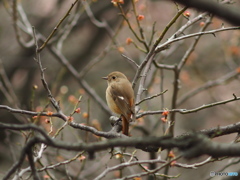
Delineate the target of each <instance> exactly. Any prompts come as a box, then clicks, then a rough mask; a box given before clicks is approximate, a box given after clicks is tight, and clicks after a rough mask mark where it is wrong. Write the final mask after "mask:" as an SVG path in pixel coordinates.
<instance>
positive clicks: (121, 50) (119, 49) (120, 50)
mask: <svg viewBox="0 0 240 180" xmlns="http://www.w3.org/2000/svg"><path fill="white" fill-rule="evenodd" d="M117 50H118V51H119V52H120V53H123V52H124V51H125V49H124V47H121V46H120V47H118V48H117Z"/></svg>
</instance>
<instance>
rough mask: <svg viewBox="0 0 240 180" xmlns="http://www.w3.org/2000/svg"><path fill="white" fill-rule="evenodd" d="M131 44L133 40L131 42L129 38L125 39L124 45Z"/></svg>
mask: <svg viewBox="0 0 240 180" xmlns="http://www.w3.org/2000/svg"><path fill="white" fill-rule="evenodd" d="M132 42H133V40H132V39H131V38H129V37H128V38H127V39H126V44H127V45H129V44H131V43H132Z"/></svg>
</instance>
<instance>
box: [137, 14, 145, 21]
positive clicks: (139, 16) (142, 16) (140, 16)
mask: <svg viewBox="0 0 240 180" xmlns="http://www.w3.org/2000/svg"><path fill="white" fill-rule="evenodd" d="M144 18H145V17H144V15H138V16H137V19H138V20H139V21H141V20H143V19H144Z"/></svg>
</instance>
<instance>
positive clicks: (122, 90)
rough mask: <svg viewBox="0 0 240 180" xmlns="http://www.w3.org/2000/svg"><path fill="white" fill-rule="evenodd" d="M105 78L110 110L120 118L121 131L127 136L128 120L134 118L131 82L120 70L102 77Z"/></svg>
mask: <svg viewBox="0 0 240 180" xmlns="http://www.w3.org/2000/svg"><path fill="white" fill-rule="evenodd" d="M103 79H105V80H107V83H108V87H107V89H106V100H107V104H108V107H109V108H110V110H111V111H112V112H114V113H116V114H118V115H120V118H121V120H122V133H123V134H124V135H126V136H129V122H130V121H132V120H134V119H135V102H134V91H133V88H132V84H131V82H130V81H129V80H128V78H127V77H126V76H125V75H124V74H123V73H121V72H118V71H114V72H111V73H110V74H108V75H107V77H103Z"/></svg>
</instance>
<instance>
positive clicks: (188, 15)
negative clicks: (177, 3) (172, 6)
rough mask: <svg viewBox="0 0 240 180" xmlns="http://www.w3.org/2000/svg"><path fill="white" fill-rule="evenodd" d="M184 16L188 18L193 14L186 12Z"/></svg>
mask: <svg viewBox="0 0 240 180" xmlns="http://www.w3.org/2000/svg"><path fill="white" fill-rule="evenodd" d="M183 15H184V16H185V17H187V18H188V17H190V16H191V13H190V12H189V11H185V12H184V13H183Z"/></svg>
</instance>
